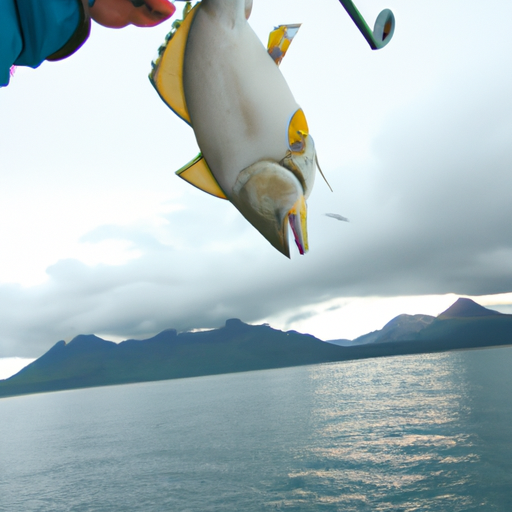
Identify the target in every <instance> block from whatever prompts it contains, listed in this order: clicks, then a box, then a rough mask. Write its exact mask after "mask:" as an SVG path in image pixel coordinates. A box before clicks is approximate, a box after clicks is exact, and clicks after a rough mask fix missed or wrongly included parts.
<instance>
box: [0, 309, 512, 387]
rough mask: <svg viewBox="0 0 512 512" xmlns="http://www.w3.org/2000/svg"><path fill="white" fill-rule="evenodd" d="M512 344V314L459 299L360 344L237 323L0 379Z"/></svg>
mask: <svg viewBox="0 0 512 512" xmlns="http://www.w3.org/2000/svg"><path fill="white" fill-rule="evenodd" d="M509 344H512V315H505V314H501V313H498V312H497V311H493V310H490V309H486V308H484V307H482V306H480V305H478V304H476V303H475V302H474V301H472V300H470V299H458V300H457V301H456V302H455V303H454V304H453V305H452V306H451V307H450V308H448V309H447V310H446V311H444V312H443V313H441V314H440V315H439V316H437V317H432V316H428V315H399V316H397V317H396V318H394V319H393V320H391V321H390V322H389V323H388V324H386V325H385V326H384V327H383V328H382V329H380V330H378V331H374V332H371V333H368V334H365V335H363V336H360V337H359V338H356V339H355V340H352V341H349V340H332V341H330V342H324V341H322V340H319V339H318V338H315V337H314V336H311V335H308V334H301V333H298V332H296V331H288V332H283V331H279V330H276V329H273V328H272V327H270V326H268V325H248V324H245V323H243V322H242V321H240V320H238V319H231V320H228V321H226V325H225V326H224V327H221V328H219V329H213V330H210V331H201V332H183V333H178V332H177V331H176V330H174V329H168V330H166V331H163V332H161V333H160V334H157V335H156V336H154V337H152V338H150V339H147V340H126V341H124V342H122V343H119V344H116V343H113V342H111V341H106V340H104V339H101V338H99V337H97V336H94V335H79V336H77V337H76V338H74V339H73V340H72V341H70V342H69V343H66V342H64V341H59V342H58V343H56V344H55V345H54V346H53V347H52V348H51V349H50V350H49V351H48V352H46V353H45V354H44V355H42V356H41V357H40V358H39V359H36V360H35V361H34V362H32V363H31V364H29V365H28V366H26V367H25V368H23V369H22V370H21V371H20V372H18V373H17V374H16V375H13V376H12V377H10V378H9V379H6V380H0V397H6V396H13V395H22V394H29V393H40V392H47V391H58V390H65V389H77V388H84V387H93V386H105V385H113V384H127V383H134V382H147V381H157V380H166V379H176V378H184V377H197V376H202V375H215V374H221V373H232V372H244V371H251V370H263V369H271V368H284V367H289V366H300V365H308V364H317V363H329V362H335V361H346V360H351V359H363V358H369V357H382V356H396V355H405V354H419V353H428V352H440V351H445V350H456V349H467V348H479V347H490V346H498V345H509Z"/></svg>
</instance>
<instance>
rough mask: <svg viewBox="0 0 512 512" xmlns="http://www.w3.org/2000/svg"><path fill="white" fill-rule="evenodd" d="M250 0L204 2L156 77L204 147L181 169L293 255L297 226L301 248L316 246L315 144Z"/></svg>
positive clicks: (162, 91)
mask: <svg viewBox="0 0 512 512" xmlns="http://www.w3.org/2000/svg"><path fill="white" fill-rule="evenodd" d="M250 3H251V2H250V1H248V2H246V0H203V1H202V2H201V3H199V4H197V5H196V6H195V7H194V9H193V10H192V11H191V12H190V13H189V14H188V15H187V17H186V18H185V20H184V22H183V23H182V24H181V26H180V28H178V30H177V31H176V33H175V34H174V36H173V37H172V39H171V40H170V42H169V43H168V44H167V46H166V47H165V48H164V50H163V51H162V55H161V57H160V59H159V60H158V61H157V62H156V64H155V68H154V70H153V72H152V73H151V75H150V79H151V81H152V83H153V85H154V86H155V88H156V89H157V91H158V92H159V94H160V95H161V97H162V99H163V100H164V101H165V102H166V103H167V104H168V105H169V106H170V107H171V108H172V109H173V110H174V111H175V112H176V113H177V114H178V115H179V116H180V117H182V118H183V119H184V120H185V121H186V122H187V123H189V124H190V126H191V127H192V128H193V130H194V134H195V136H196V140H197V143H198V146H199V148H200V150H201V155H200V156H199V157H198V158H196V159H194V160H193V161H192V162H190V163H189V164H187V165H186V166H184V167H183V168H182V169H180V170H179V171H178V174H179V175H180V176H181V177H183V178H184V179H186V180H187V181H190V182H191V183H192V184H193V185H195V186H197V187H198V188H201V189H203V190H205V191H207V192H209V193H212V194H213V195H216V196H218V197H223V198H225V199H228V200H229V201H231V202H232V203H233V204H234V205H235V206H236V207H237V208H238V210H239V211H240V212H241V213H242V215H244V217H245V218H246V219H247V220H248V221H249V222H251V224H253V226H254V227H256V229H258V230H259V231H260V232H261V233H262V234H263V236H265V238H267V240H268V241H269V242H270V243H271V244H272V245H273V246H274V247H276V248H277V249H278V250H280V251H281V252H282V253H283V254H285V255H286V256H289V247H288V223H289V224H290V225H291V227H292V230H293V233H294V236H295V241H296V243H297V246H298V248H299V252H301V253H302V254H303V253H305V252H306V251H307V249H308V243H307V227H306V217H307V211H306V199H307V197H308V196H309V194H310V192H311V188H312V186H313V182H314V176H315V172H316V153H315V149H314V143H313V139H312V138H311V136H310V135H309V129H308V125H307V121H306V118H305V116H304V113H303V112H302V110H301V109H300V106H299V105H298V104H297V102H296V100H295V98H294V97H293V94H292V92H291V91H290V88H289V87H288V84H287V83H286V80H285V79H284V77H283V75H282V73H281V71H280V70H279V67H278V65H277V64H276V62H278V61H277V59H274V60H273V58H272V57H271V56H270V55H269V51H267V49H266V48H265V47H264V46H263V45H262V43H261V41H260V40H259V38H258V37H257V35H256V34H255V33H254V31H253V30H252V28H251V26H250V25H249V23H248V22H247V19H246V15H247V12H248V10H250V8H249V9H247V6H248V4H249V7H250ZM290 27H296V26H290ZM278 29H279V30H280V31H281V32H282V34H284V36H283V37H281V36H280V35H279V37H281V39H279V38H277V39H278V41H277V43H276V42H275V41H274V42H272V45H273V46H272V52H271V53H272V54H275V55H278V58H279V62H280V59H281V58H282V56H283V54H284V53H283V52H282V51H279V44H281V42H283V41H284V43H286V44H284V46H283V45H281V46H282V47H286V48H287V46H288V45H289V42H290V40H291V39H290V37H289V36H287V26H284V28H283V27H279V28H278ZM296 29H298V27H297V28H294V29H293V30H294V31H295V32H296ZM293 30H292V29H291V28H290V33H291V32H292V31H293ZM287 37H288V39H287ZM292 37H293V36H292ZM274 39H276V36H274ZM270 41H273V39H272V35H271V40H270ZM270 41H269V44H270ZM276 45H277V46H276ZM285 51H286V50H285Z"/></svg>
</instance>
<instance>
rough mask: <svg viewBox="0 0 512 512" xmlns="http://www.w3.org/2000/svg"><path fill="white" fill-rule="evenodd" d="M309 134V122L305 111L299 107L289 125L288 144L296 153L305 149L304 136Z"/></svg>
mask: <svg viewBox="0 0 512 512" xmlns="http://www.w3.org/2000/svg"><path fill="white" fill-rule="evenodd" d="M308 134H309V128H308V122H307V121H306V116H305V115H304V111H303V110H302V109H301V108H299V109H298V110H297V111H296V112H295V113H294V114H293V116H292V117H291V119H290V124H289V125H288V144H289V146H290V149H291V150H292V151H293V152H294V153H302V151H304V137H305V136H306V135H308Z"/></svg>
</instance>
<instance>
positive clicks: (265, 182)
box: [229, 160, 308, 258]
mask: <svg viewBox="0 0 512 512" xmlns="http://www.w3.org/2000/svg"><path fill="white" fill-rule="evenodd" d="M229 199H230V201H231V202H232V203H233V204H234V205H235V206H236V208H238V210H239V211H240V213H241V214H242V215H243V216H244V217H245V218H246V219H247V220H248V221H249V222H250V223H251V224H252V225H253V226H254V227H255V228H256V229H257V230H258V231H259V232H260V233H261V234H262V235H263V236H264V237H265V238H266V239H267V240H268V242H270V244H271V245H273V246H274V247H275V248H276V249H277V250H278V251H279V252H281V253H282V254H283V255H284V256H286V257H287V258H289V257H290V249H289V242H288V234H289V233H288V231H289V228H288V226H290V227H291V230H292V231H293V236H294V239H295V243H296V245H297V248H298V250H299V253H300V254H305V253H306V252H307V251H308V237H307V227H306V222H307V207H306V198H305V196H304V190H303V188H302V185H301V183H300V182H299V181H298V180H297V178H296V177H295V176H294V174H293V173H291V172H290V171H289V169H287V168H285V167H283V166H281V165H280V164H278V163H277V162H273V161H268V160H266V161H265V160H262V161H259V162H256V163H255V164H253V165H251V166H249V167H248V168H246V169H244V170H243V171H242V172H241V173H240V174H239V176H238V178H237V182H236V184H235V186H234V187H233V190H232V194H231V196H230V197H229Z"/></svg>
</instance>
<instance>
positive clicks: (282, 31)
mask: <svg viewBox="0 0 512 512" xmlns="http://www.w3.org/2000/svg"><path fill="white" fill-rule="evenodd" d="M299 28H300V23H295V24H290V25H279V26H278V27H276V28H275V29H274V30H273V31H272V32H270V34H269V36H268V44H267V51H268V54H269V55H270V56H271V57H272V59H274V62H275V63H276V64H277V65H278V66H279V64H281V61H282V60H283V57H284V56H285V54H286V52H287V51H288V48H289V47H290V44H291V42H292V39H293V38H294V37H295V34H297V32H298V31H299Z"/></svg>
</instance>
